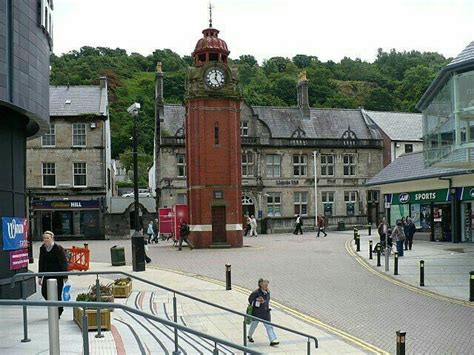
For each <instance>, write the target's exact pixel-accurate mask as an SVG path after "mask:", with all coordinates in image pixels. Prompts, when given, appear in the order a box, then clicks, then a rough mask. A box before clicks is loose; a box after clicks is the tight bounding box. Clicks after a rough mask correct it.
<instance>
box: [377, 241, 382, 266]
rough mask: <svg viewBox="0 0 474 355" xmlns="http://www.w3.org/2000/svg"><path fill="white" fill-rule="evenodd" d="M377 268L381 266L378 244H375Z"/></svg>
mask: <svg viewBox="0 0 474 355" xmlns="http://www.w3.org/2000/svg"><path fill="white" fill-rule="evenodd" d="M377 266H382V264H381V263H380V244H377Z"/></svg>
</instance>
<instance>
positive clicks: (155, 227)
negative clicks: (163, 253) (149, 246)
mask: <svg viewBox="0 0 474 355" xmlns="http://www.w3.org/2000/svg"><path fill="white" fill-rule="evenodd" d="M159 240H160V231H159V230H158V218H156V219H155V220H154V221H153V241H154V242H155V243H156V244H158V241H159Z"/></svg>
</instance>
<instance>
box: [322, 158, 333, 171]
mask: <svg viewBox="0 0 474 355" xmlns="http://www.w3.org/2000/svg"><path fill="white" fill-rule="evenodd" d="M321 176H334V155H333V154H321Z"/></svg>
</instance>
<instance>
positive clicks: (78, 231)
mask: <svg viewBox="0 0 474 355" xmlns="http://www.w3.org/2000/svg"><path fill="white" fill-rule="evenodd" d="M32 209H33V219H34V238H35V239H38V238H40V237H41V235H42V234H43V232H44V231H47V230H50V231H52V232H53V233H54V234H55V236H56V237H59V238H60V239H67V238H84V239H97V238H103V237H104V232H103V230H104V228H103V223H102V213H101V206H100V200H99V199H94V200H36V201H32Z"/></svg>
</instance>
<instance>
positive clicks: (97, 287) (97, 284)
mask: <svg viewBox="0 0 474 355" xmlns="http://www.w3.org/2000/svg"><path fill="white" fill-rule="evenodd" d="M95 297H96V302H100V301H101V300H100V282H99V275H97V277H96V279H95ZM100 318H101V317H100V308H97V313H96V315H95V319H96V322H97V334H96V335H95V337H96V338H103V337H104V335H103V334H102V327H101V323H102V322H101V319H100Z"/></svg>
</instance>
